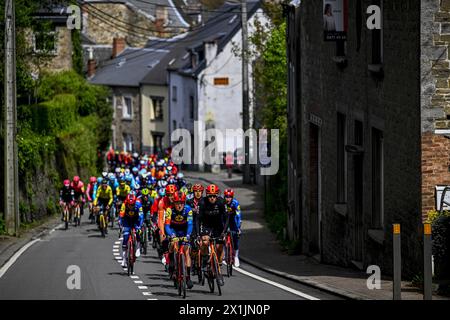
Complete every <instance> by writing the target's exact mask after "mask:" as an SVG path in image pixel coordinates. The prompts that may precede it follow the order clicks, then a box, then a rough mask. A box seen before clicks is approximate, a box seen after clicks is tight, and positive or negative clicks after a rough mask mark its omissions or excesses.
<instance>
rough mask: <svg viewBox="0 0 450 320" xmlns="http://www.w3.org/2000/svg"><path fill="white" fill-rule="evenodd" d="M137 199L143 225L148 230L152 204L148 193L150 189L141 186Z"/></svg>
mask: <svg viewBox="0 0 450 320" xmlns="http://www.w3.org/2000/svg"><path fill="white" fill-rule="evenodd" d="M138 199H139V200H140V202H141V204H142V211H143V212H144V222H145V225H146V226H147V230H150V218H151V208H152V205H153V198H152V197H151V195H150V189H149V188H147V187H145V188H142V190H141V195H140V196H139V197H138ZM148 239H149V240H150V232H149V233H148Z"/></svg>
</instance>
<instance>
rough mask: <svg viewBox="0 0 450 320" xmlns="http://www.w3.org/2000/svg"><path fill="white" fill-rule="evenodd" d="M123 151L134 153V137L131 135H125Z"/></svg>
mask: <svg viewBox="0 0 450 320" xmlns="http://www.w3.org/2000/svg"><path fill="white" fill-rule="evenodd" d="M123 150H124V151H125V152H133V151H134V142H133V136H132V135H131V134H127V133H125V134H124V135H123Z"/></svg>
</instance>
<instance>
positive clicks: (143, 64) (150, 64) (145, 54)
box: [91, 48, 168, 87]
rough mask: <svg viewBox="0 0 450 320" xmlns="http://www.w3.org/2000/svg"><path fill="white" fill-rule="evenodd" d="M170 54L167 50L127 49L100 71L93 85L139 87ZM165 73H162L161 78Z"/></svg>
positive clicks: (94, 78)
mask: <svg viewBox="0 0 450 320" xmlns="http://www.w3.org/2000/svg"><path fill="white" fill-rule="evenodd" d="M167 54H168V51H167V50H156V49H147V48H145V49H141V48H127V49H125V50H124V51H123V52H122V53H121V54H120V55H118V56H117V57H116V58H115V59H113V60H111V61H110V62H108V63H105V65H104V66H103V67H102V68H100V69H98V70H97V72H96V74H95V75H94V77H93V78H92V79H91V83H93V84H102V85H107V86H123V87H139V85H140V83H141V81H142V79H143V78H144V77H145V76H146V75H147V74H148V73H149V71H150V70H152V69H153V68H156V67H157V66H158V64H159V63H160V62H161V61H162V60H163V59H164V57H165V56H166V55H167ZM162 77H165V73H163V72H162V73H161V78H162Z"/></svg>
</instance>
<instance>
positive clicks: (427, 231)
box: [423, 223, 431, 235]
mask: <svg viewBox="0 0 450 320" xmlns="http://www.w3.org/2000/svg"><path fill="white" fill-rule="evenodd" d="M423 234H426V235H430V234H431V224H429V223H425V224H424V225H423Z"/></svg>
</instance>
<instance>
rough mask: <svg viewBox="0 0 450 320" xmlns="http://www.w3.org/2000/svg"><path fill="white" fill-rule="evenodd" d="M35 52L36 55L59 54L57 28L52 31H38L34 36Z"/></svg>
mask: <svg viewBox="0 0 450 320" xmlns="http://www.w3.org/2000/svg"><path fill="white" fill-rule="evenodd" d="M33 50H34V52H36V53H46V54H53V55H56V54H57V53H58V34H57V32H56V28H55V27H53V28H52V29H51V30H50V31H36V32H35V33H34V35H33Z"/></svg>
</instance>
